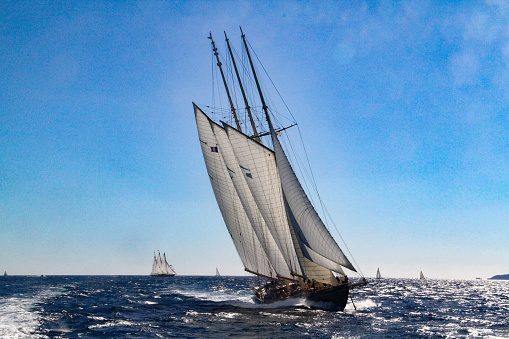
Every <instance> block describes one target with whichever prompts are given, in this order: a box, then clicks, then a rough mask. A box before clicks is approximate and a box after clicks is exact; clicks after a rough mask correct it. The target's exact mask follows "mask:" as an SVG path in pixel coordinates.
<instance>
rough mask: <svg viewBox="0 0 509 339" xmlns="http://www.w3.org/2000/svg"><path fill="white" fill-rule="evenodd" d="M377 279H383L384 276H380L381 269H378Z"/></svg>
mask: <svg viewBox="0 0 509 339" xmlns="http://www.w3.org/2000/svg"><path fill="white" fill-rule="evenodd" d="M376 279H382V275H381V274H380V268H377V269H376Z"/></svg>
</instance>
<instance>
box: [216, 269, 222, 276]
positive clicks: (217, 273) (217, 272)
mask: <svg viewBox="0 0 509 339" xmlns="http://www.w3.org/2000/svg"><path fill="white" fill-rule="evenodd" d="M220 276H221V274H219V270H218V269H217V267H216V277H220Z"/></svg>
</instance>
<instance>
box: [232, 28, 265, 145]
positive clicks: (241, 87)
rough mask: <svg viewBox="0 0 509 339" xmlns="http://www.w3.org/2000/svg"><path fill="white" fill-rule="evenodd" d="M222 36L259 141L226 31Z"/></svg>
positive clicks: (255, 135) (254, 132) (256, 138)
mask: <svg viewBox="0 0 509 339" xmlns="http://www.w3.org/2000/svg"><path fill="white" fill-rule="evenodd" d="M224 37H225V39H226V45H227V46H228V52H230V57H231V58H232V63H233V68H235V74H236V75H237V81H238V82H239V87H240V91H241V92H242V97H243V98H244V104H245V105H246V110H247V115H248V116H249V121H250V122H251V128H252V129H253V134H254V137H255V140H256V141H258V142H260V137H259V136H258V131H257V130H256V126H255V123H254V120H253V115H252V114H251V107H249V102H248V101H247V97H246V92H245V91H244V86H242V81H241V80H240V75H239V70H238V69H237V63H236V62H235V58H234V57H233V53H232V49H231V47H230V40H229V39H228V37H227V36H226V32H224Z"/></svg>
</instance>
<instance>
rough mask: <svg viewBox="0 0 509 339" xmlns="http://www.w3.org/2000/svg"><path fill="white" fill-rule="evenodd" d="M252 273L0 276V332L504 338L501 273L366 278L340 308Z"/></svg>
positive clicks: (505, 295) (506, 303)
mask: <svg viewBox="0 0 509 339" xmlns="http://www.w3.org/2000/svg"><path fill="white" fill-rule="evenodd" d="M259 283H260V281H257V279H256V278H254V277H224V276H223V277H200V276H175V277H165V278H163V277H159V278H157V277H150V276H47V277H30V276H8V277H0V338H168V337H178V338H213V337H217V338H226V337H235V338H251V337H256V338H392V337H412V338H430V337H437V338H447V337H448V338H475V337H478V338H481V337H482V338H486V337H493V338H495V337H498V338H500V337H509V281H491V280H434V279H427V280H418V279H383V280H378V281H376V280H371V282H370V284H369V285H367V286H366V287H364V288H361V289H358V290H354V291H353V292H352V300H353V302H352V301H349V303H348V305H347V307H346V309H345V311H344V312H337V311H334V310H333V308H331V305H328V304H323V303H320V304H310V303H309V302H308V301H306V300H303V299H290V300H285V301H280V302H276V303H272V304H257V303H256V302H255V301H254V299H253V288H254V287H255V286H256V285H257V284H259Z"/></svg>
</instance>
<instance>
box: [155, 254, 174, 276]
mask: <svg viewBox="0 0 509 339" xmlns="http://www.w3.org/2000/svg"><path fill="white" fill-rule="evenodd" d="M175 274H177V272H175V270H174V269H173V266H172V265H169V264H168V262H167V261H166V253H163V256H162V257H161V253H158V254H157V257H156V254H155V253H154V262H153V263H152V272H151V273H150V275H151V276H154V277H172V276H174V275H175Z"/></svg>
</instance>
